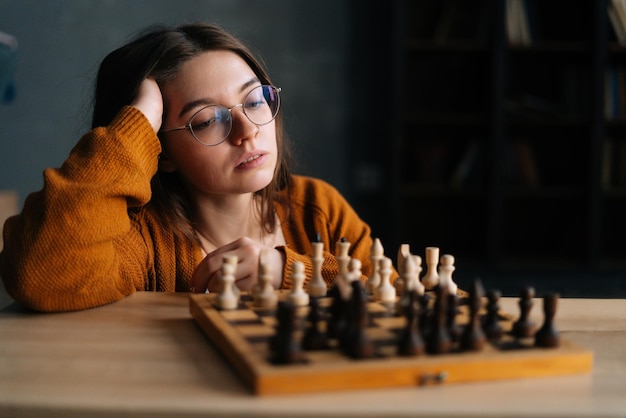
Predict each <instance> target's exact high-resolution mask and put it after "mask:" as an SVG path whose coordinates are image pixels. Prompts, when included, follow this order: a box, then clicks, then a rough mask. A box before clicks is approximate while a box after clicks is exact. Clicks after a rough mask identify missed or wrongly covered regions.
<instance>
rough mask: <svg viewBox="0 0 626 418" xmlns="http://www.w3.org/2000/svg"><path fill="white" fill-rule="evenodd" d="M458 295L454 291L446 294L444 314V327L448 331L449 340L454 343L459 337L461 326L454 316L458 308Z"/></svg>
mask: <svg viewBox="0 0 626 418" xmlns="http://www.w3.org/2000/svg"><path fill="white" fill-rule="evenodd" d="M458 303H459V297H458V296H457V294H456V293H449V294H448V303H447V314H446V327H447V328H448V333H449V334H450V340H452V342H453V343H456V342H458V341H459V339H460V338H461V332H462V330H461V327H460V326H459V324H458V323H457V321H456V316H457V314H458V313H459V308H458Z"/></svg>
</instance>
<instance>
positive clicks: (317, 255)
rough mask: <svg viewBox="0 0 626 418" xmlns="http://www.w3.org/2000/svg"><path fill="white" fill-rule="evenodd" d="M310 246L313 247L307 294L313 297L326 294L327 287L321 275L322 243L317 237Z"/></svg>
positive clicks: (322, 260) (322, 261)
mask: <svg viewBox="0 0 626 418" xmlns="http://www.w3.org/2000/svg"><path fill="white" fill-rule="evenodd" d="M311 246H312V247H313V254H312V255H311V264H313V274H312V276H311V280H309V284H308V286H307V291H308V293H309V295H311V296H313V297H321V296H326V292H327V291H328V287H327V286H326V282H325V281H324V277H323V276H322V264H323V263H324V257H323V255H322V254H323V251H324V244H323V243H322V242H320V239H319V237H318V239H317V241H316V242H313V243H311Z"/></svg>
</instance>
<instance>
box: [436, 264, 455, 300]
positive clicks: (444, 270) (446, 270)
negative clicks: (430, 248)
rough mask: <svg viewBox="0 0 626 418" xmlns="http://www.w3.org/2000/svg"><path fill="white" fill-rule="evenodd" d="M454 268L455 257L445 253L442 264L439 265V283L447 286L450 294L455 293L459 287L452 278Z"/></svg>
mask: <svg viewBox="0 0 626 418" xmlns="http://www.w3.org/2000/svg"><path fill="white" fill-rule="evenodd" d="M454 269H455V267H454V257H453V256H451V255H450V254H444V255H443V256H442V257H441V264H440V265H439V284H440V285H441V286H447V287H448V294H450V295H455V294H456V291H457V289H458V286H457V284H456V283H454V280H452V273H453V272H454Z"/></svg>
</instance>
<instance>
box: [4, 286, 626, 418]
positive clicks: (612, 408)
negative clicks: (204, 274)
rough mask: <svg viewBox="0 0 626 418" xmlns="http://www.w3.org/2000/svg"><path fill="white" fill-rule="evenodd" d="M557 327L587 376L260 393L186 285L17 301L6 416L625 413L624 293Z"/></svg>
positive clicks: (563, 307)
mask: <svg viewBox="0 0 626 418" xmlns="http://www.w3.org/2000/svg"><path fill="white" fill-rule="evenodd" d="M516 303H517V300H516V299H513V298H504V299H503V301H502V307H503V308H504V309H505V310H507V311H510V312H517V310H518V309H517V306H516ZM538 306H540V302H537V304H536V305H535V308H534V309H533V315H534V316H535V318H536V319H537V320H539V321H540V320H541V312H540V308H538ZM556 324H557V327H558V329H559V330H560V331H561V334H562V336H563V337H564V338H567V339H569V340H572V341H574V342H577V343H579V344H581V345H583V346H585V347H587V348H589V349H591V350H592V351H593V353H594V366H593V371H592V373H591V374H585V375H575V376H561V377H548V378H532V379H520V380H509V381H497V382H481V383H469V384H456V385H452V384H450V385H441V386H429V387H419V388H417V387H416V388H400V389H384V390H366V391H343V392H333V393H319V394H317V393H316V394H307V395H281V396H273V397H255V396H253V395H251V394H250V392H249V391H248V390H247V389H246V387H245V386H244V385H243V383H242V382H241V381H240V380H239V378H238V377H237V375H236V374H235V373H234V371H233V370H232V369H231V368H230V367H229V366H228V365H227V364H226V363H225V361H224V359H223V358H222V357H221V356H220V355H219V354H218V353H217V352H216V350H215V349H214V348H213V346H212V345H211V343H210V342H209V341H208V339H207V338H206V337H205V336H204V334H203V333H202V332H201V331H200V329H199V328H198V327H197V326H196V325H195V323H194V321H193V320H192V318H191V316H190V314H189V299H188V295H187V294H170V293H151V292H139V293H136V294H134V295H132V296H130V297H128V298H126V299H124V300H122V301H120V302H117V303H114V304H111V305H108V306H103V307H100V308H96V309H90V310H85V311H80V312H70V313H59V314H41V313H33V312H29V311H25V310H23V309H21V308H19V307H17V306H16V305H12V306H10V307H8V308H5V309H4V310H3V311H2V312H0V336H1V337H0V417H3V416H7V417H8V416H28V417H37V416H45V417H50V416H62V417H82V416H86V415H87V414H88V415H89V416H90V417H97V416H110V415H112V414H119V415H124V416H129V417H130V416H151V417H161V416H176V417H195V416H203V417H206V416H221V417H235V416H246V417H251V416H255V417H265V416H267V417H270V416H271V417H280V416H285V417H294V416H298V417H308V416H311V417H318V416H322V415H323V416H346V417H381V416H385V417H395V416H398V417H401V416H407V417H408V416H411V417H417V416H451V415H454V416H468V417H471V416H476V417H489V416H509V417H510V416H541V417H549V416H552V417H554V416H563V417H572V416H582V417H598V416H603V417H605V416H616V417H626V300H624V299H562V300H561V301H560V302H559V310H558V312H557V317H556Z"/></svg>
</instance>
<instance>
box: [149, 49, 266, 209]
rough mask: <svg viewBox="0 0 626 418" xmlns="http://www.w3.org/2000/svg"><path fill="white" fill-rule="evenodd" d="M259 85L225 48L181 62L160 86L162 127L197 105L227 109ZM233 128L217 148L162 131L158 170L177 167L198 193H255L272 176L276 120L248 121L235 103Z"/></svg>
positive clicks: (182, 119) (175, 123) (186, 134)
mask: <svg viewBox="0 0 626 418" xmlns="http://www.w3.org/2000/svg"><path fill="white" fill-rule="evenodd" d="M259 85H261V83H260V82H259V80H258V79H257V77H256V75H255V74H254V72H253V71H252V69H251V68H250V67H249V66H248V64H247V63H246V62H245V61H244V60H243V59H242V58H241V57H239V55H237V54H235V53H233V52H230V51H208V52H204V53H202V54H201V55H199V56H197V57H194V58H192V59H191V60H189V61H188V62H186V63H185V64H184V65H183V66H182V67H181V70H180V72H179V73H178V74H177V75H176V77H175V78H173V79H171V80H169V81H168V82H167V83H164V84H163V85H162V86H161V90H162V93H163V101H164V106H165V109H166V113H165V118H164V121H163V127H162V129H163V130H168V129H171V128H176V127H180V126H184V125H186V124H187V123H188V122H189V119H190V118H191V117H192V116H193V115H194V114H195V113H196V112H197V111H198V110H200V109H201V108H203V107H205V106H207V105H209V104H217V105H221V106H224V107H226V108H231V107H233V106H235V105H238V104H240V103H242V102H243V101H244V99H245V98H246V96H247V95H248V93H249V92H250V91H251V90H252V89H253V88H254V87H256V86H259ZM231 114H232V129H231V131H230V134H229V135H228V137H227V139H226V140H225V141H224V142H222V143H221V144H219V145H216V146H205V145H202V144H200V143H199V142H197V141H196V140H195V139H194V137H193V136H192V134H191V132H190V131H189V130H188V129H183V130H178V131H173V132H169V133H165V134H163V135H164V139H163V150H164V155H163V156H162V159H161V165H160V167H161V169H162V170H164V171H170V172H173V171H177V172H178V173H179V174H180V175H181V177H182V179H183V181H184V182H185V183H186V185H187V187H188V188H189V192H190V193H192V194H195V196H196V197H197V196H199V195H206V196H207V197H208V196H211V195H229V194H244V193H251V192H256V191H258V190H261V189H263V188H264V187H266V186H267V185H268V184H269V183H270V182H271V181H272V178H273V176H274V169H275V167H276V161H277V154H278V149H277V144H276V127H275V121H272V122H271V123H268V124H267V125H263V126H256V125H255V124H254V123H252V122H251V121H250V120H249V119H248V118H247V117H246V116H245V115H244V114H243V111H242V107H241V106H238V107H235V108H234V109H232V112H231Z"/></svg>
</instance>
